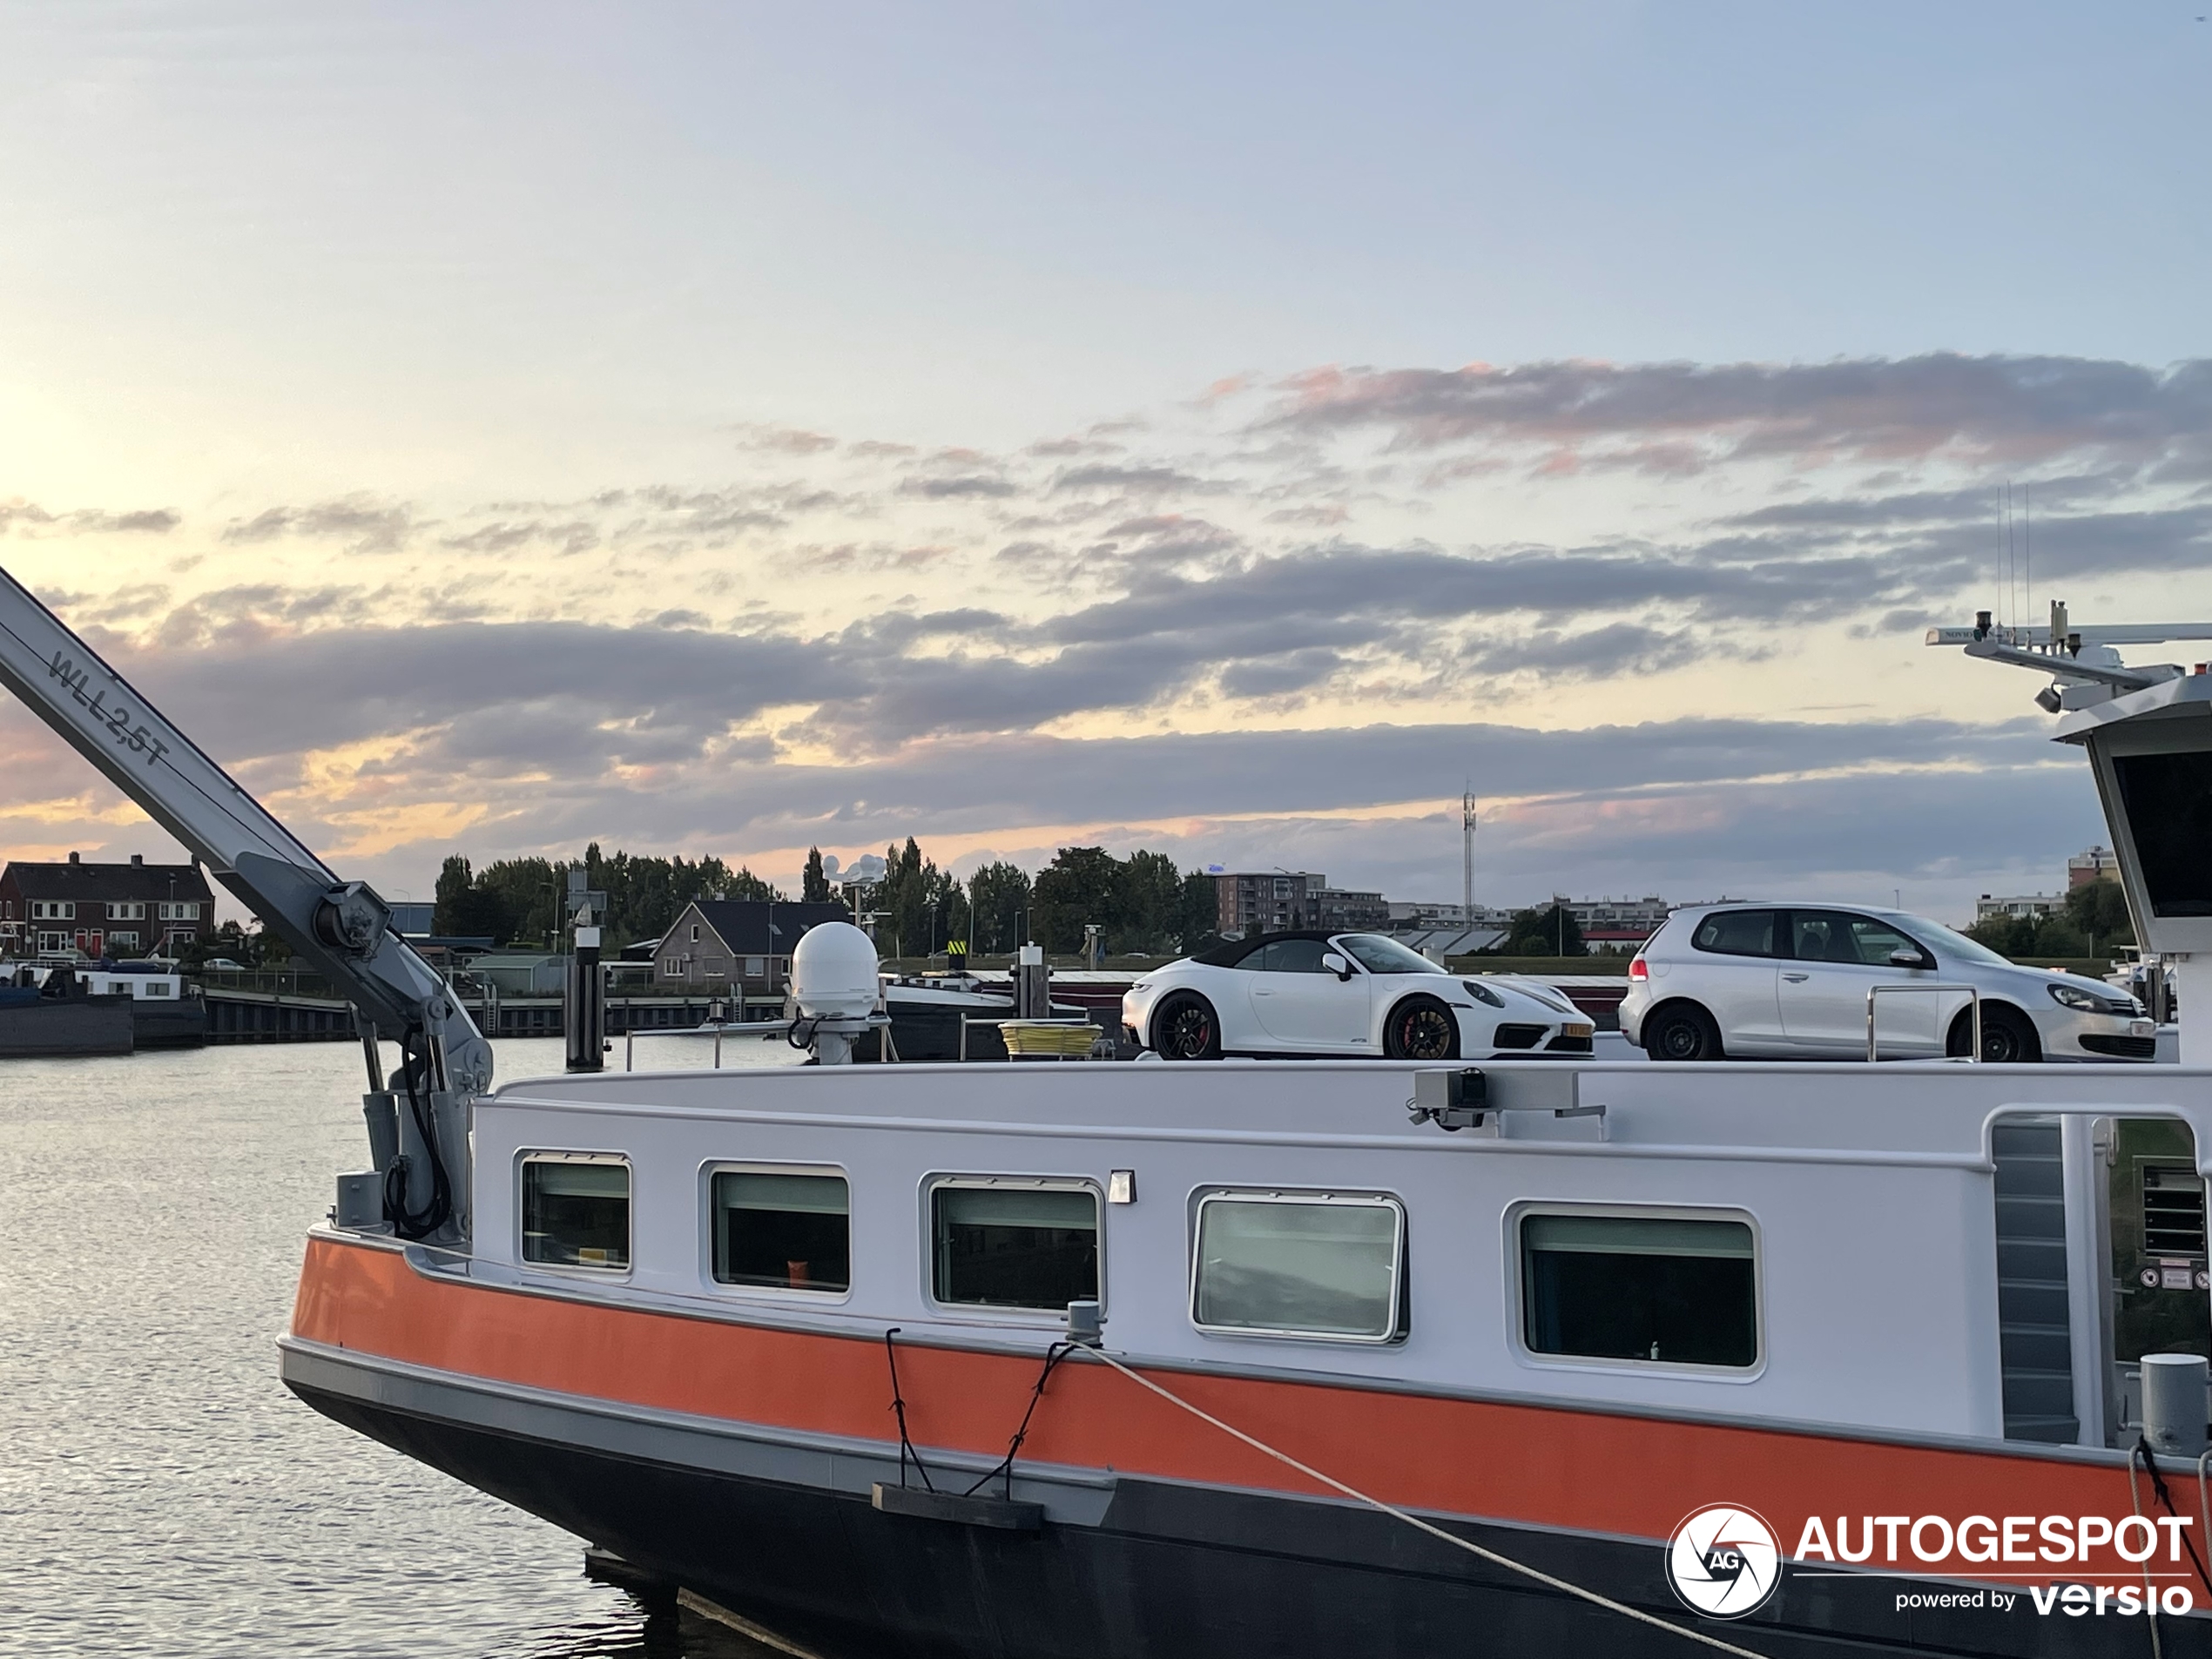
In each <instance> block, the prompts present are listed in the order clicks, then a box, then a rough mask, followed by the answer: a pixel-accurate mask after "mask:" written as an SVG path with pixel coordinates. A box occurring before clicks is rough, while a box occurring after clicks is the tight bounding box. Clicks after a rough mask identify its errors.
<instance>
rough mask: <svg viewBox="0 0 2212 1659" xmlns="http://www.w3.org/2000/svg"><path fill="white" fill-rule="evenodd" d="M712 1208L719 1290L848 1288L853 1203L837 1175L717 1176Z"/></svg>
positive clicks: (760, 1172) (752, 1173) (741, 1173)
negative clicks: (744, 1287)
mask: <svg viewBox="0 0 2212 1659" xmlns="http://www.w3.org/2000/svg"><path fill="white" fill-rule="evenodd" d="M713 1206H714V1277H715V1278H718V1279H719V1280H720V1281H721V1282H722V1283H723V1284H725V1285H767V1286H770V1287H772V1288H774V1289H776V1290H783V1291H846V1290H849V1289H850V1288H851V1287H852V1283H853V1236H852V1235H853V1223H852V1198H851V1195H850V1192H849V1190H848V1189H847V1188H846V1184H845V1177H843V1176H841V1175H796V1174H784V1173H780V1172H776V1173H771V1172H769V1171H766V1170H718V1171H717V1172H716V1174H715V1177H714V1185H713Z"/></svg>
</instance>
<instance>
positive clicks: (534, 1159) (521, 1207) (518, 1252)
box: [515, 1146, 637, 1282]
mask: <svg viewBox="0 0 2212 1659" xmlns="http://www.w3.org/2000/svg"><path fill="white" fill-rule="evenodd" d="M533 1163H596V1164H612V1165H619V1166H620V1167H621V1168H622V1170H624V1173H625V1174H626V1175H627V1176H628V1177H629V1195H630V1196H629V1209H630V1225H629V1228H628V1234H629V1238H628V1249H627V1250H626V1251H624V1261H623V1264H622V1265H621V1266H620V1267H595V1266H593V1265H592V1264H590V1263H589V1262H540V1261H533V1260H531V1259H530V1258H529V1255H528V1254H527V1253H526V1252H527V1248H528V1240H527V1239H526V1238H524V1236H523V1227H524V1222H525V1220H526V1217H527V1216H528V1213H529V1211H528V1182H529V1176H528V1175H527V1174H526V1173H524V1172H525V1171H526V1170H528V1169H529V1166H530V1165H531V1164H533ZM515 1265H516V1267H518V1268H520V1269H521V1270H523V1271H525V1272H541V1273H580V1274H583V1275H584V1276H585V1277H586V1278H590V1279H593V1280H595V1281H598V1282H604V1281H606V1280H609V1279H627V1278H630V1277H631V1275H633V1274H634V1273H635V1272H636V1271H637V1165H636V1163H634V1162H633V1161H632V1160H631V1157H630V1154H629V1153H627V1152H604V1151H602V1152H593V1151H584V1150H578V1149H577V1148H575V1147H565V1146H540V1147H527V1148H524V1149H523V1150H521V1151H518V1152H516V1154H515Z"/></svg>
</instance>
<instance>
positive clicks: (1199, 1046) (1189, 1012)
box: [1152, 991, 1221, 1060]
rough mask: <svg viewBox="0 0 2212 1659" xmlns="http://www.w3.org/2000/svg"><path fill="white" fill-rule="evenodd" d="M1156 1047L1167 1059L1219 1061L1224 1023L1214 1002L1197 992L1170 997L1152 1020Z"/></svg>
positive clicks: (1158, 1053) (1153, 1046)
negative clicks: (1217, 1013)
mask: <svg viewBox="0 0 2212 1659" xmlns="http://www.w3.org/2000/svg"><path fill="white" fill-rule="evenodd" d="M1152 1049H1153V1051H1154V1052H1155V1053H1157V1055H1159V1056H1160V1058H1162V1059H1163V1060H1218V1059H1220V1058H1221V1022H1220V1021H1218V1020H1217V1019H1216V1018H1214V1012H1213V1005H1212V1004H1211V1003H1210V1002H1208V1001H1206V999H1205V998H1204V997H1203V996H1199V995H1196V994H1195V993H1193V992H1190V991H1182V992H1178V993H1177V995H1173V996H1171V997H1170V998H1168V1000H1167V1001H1166V1002H1164V1003H1163V1004H1162V1005H1161V1008H1160V1011H1159V1013H1158V1014H1157V1015H1154V1016H1153V1020H1152Z"/></svg>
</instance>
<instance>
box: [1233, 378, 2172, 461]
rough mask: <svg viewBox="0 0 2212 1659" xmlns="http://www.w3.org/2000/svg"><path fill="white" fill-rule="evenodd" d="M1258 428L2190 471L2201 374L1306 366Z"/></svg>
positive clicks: (1628, 456) (1664, 451) (1621, 455)
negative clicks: (2154, 465)
mask: <svg viewBox="0 0 2212 1659" xmlns="http://www.w3.org/2000/svg"><path fill="white" fill-rule="evenodd" d="M1276 389H1277V391H1278V394H1279V395H1278V400H1277V401H1276V402H1275V404H1274V405H1273V406H1272V407H1271V408H1270V409H1269V410H1268V411H1267V412H1266V413H1265V414H1264V415H1262V416H1261V418H1260V420H1259V422H1258V425H1259V427H1260V428H1261V429H1263V430H1264V429H1278V430H1290V431H1301V432H1306V433H1310V434H1332V433H1345V432H1354V431H1373V432H1377V433H1379V434H1381V435H1383V436H1384V437H1385V438H1386V441H1387V442H1388V444H1389V446H1390V447H1392V448H1403V449H1416V450H1418V449H1432V448H1440V447H1443V446H1446V445H1452V444H1461V443H1491V444H1508V445H1527V446H1534V447H1538V448H1547V449H1550V450H1553V451H1554V452H1556V453H1558V454H1561V455H1582V458H1583V459H1586V460H1587V459H1588V458H1589V455H1588V454H1583V452H1584V451H1585V450H1586V449H1588V448H1589V447H1590V446H1595V449H1594V450H1593V451H1591V452H1590V453H1592V454H1595V455H1596V456H1598V457H1602V458H1604V459H1606V460H1608V462H1611V463H1612V464H1619V465H1629V466H1641V467H1644V468H1646V469H1650V470H1659V471H1669V472H1677V473H1679V472H1683V471H1690V470H1701V469H1704V468H1706V467H1710V466H1712V465H1715V464H1718V463H1719V462H1723V461H1728V460H1742V459H1747V458H1752V457H1761V456H1768V457H1786V458H1791V459H1806V458H1811V459H1819V460H1857V461H1885V462H1896V461H1915V460H1924V459H1926V458H1928V457H1931V456H1933V455H1940V454H1946V453H1950V454H1955V455H1959V456H1961V457H1964V458H1968V459H1972V460H1975V461H1992V460H2002V461H2004V462H2007V463H2009V464H2012V465H2014V466H2029V465H2035V464H2041V463H2046V462H2051V461H2054V460H2056V459H2058V458H2060V457H2061V456H2067V455H2084V456H2098V457H2102V458H2104V459H2106V460H2107V461H2113V462H2127V463H2130V464H2136V465H2147V464H2148V463H2151V462H2155V461H2168V462H2180V461H2182V460H2184V459H2185V458H2186V459H2188V460H2191V461H2194V462H2202V461H2204V460H2205V459H2206V457H2207V455H2208V453H2212V451H2208V447H2207V442H2206V440H2207V436H2208V434H2212V362H2189V363H2184V364H2182V365H2179V366H2177V367H2175V368H2170V369H2154V368H2147V367H2144V366H2142V365H2140V364H2134V363H2121V362H2112V361H2094V360H2088V359H2082V358H2061V357H2004V356H1985V357H1967V356H1961V355H1959V354H1953V353H1945V352H1938V353H1930V354H1925V355H1922V356H1919V357H1910V358H1898V359H1858V360H1851V361H1836V362H1830V363H1813V364H1804V363H1792V364H1772V363H1734V364H1724V365H1717V366H1709V365H1701V364H1696V363H1648V364H1635V365H1629V366H1618V365H1613V364H1608V363H1594V362H1580V361H1555V362H1541V363H1531V364H1526V365H1522V366H1520V367H1516V368H1493V367H1491V366H1489V365H1487V364H1480V363H1478V364H1473V365H1470V366H1469V367H1467V368H1458V369H1431V368H1407V369H1375V368H1317V369H1312V370H1308V371H1307V372H1305V373H1304V374H1298V375H1293V376H1291V377H1290V378H1288V379H1286V380H1285V381H1281V382H1279V383H1278V387H1277V388H1276Z"/></svg>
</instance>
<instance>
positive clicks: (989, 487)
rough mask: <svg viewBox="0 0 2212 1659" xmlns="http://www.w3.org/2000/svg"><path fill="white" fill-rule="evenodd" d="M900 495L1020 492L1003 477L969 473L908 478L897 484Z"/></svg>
mask: <svg viewBox="0 0 2212 1659" xmlns="http://www.w3.org/2000/svg"><path fill="white" fill-rule="evenodd" d="M899 493H900V495H901V496H921V497H922V498H923V499H924V500H927V501H947V500H958V499H959V498H961V497H962V496H983V497H988V498H995V497H999V496H1013V495H1017V494H1019V493H1020V487H1019V486H1018V485H1016V484H1014V483H1012V482H1009V481H1008V480H1007V479H1004V478H990V477H986V476H984V475H982V474H981V473H970V474H968V475H965V476H962V477H954V478H908V479H907V480H905V481H904V482H901V483H900V486H899Z"/></svg>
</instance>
